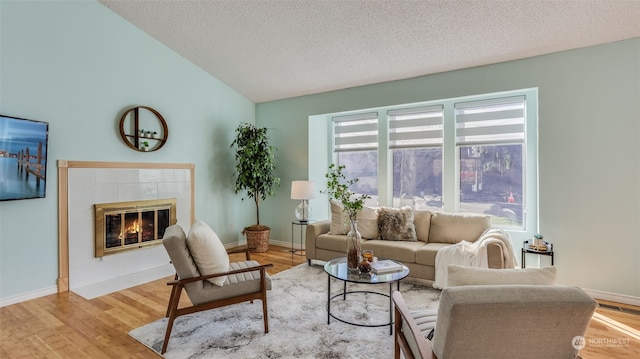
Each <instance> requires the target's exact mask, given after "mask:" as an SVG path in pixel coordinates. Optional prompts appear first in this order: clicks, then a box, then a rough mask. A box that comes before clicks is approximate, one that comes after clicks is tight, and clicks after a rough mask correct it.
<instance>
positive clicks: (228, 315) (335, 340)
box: [129, 263, 440, 359]
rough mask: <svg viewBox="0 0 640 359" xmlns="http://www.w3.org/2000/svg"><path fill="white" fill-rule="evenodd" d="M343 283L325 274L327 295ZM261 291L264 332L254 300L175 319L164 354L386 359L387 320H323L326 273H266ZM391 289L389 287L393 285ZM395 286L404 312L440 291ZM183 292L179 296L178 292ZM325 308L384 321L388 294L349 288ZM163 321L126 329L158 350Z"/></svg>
mask: <svg viewBox="0 0 640 359" xmlns="http://www.w3.org/2000/svg"><path fill="white" fill-rule="evenodd" d="M342 286H343V282H341V281H338V280H335V279H332V282H331V292H332V295H335V294H338V293H339V292H341V291H342ZM272 287H273V288H272V290H271V291H269V292H268V293H269V294H268V299H267V303H268V311H269V333H267V334H265V333H264V331H263V329H264V327H263V322H262V303H261V302H260V301H254V303H253V304H252V303H243V304H236V305H231V306H228V307H224V308H218V309H212V310H209V311H205V312H200V313H194V314H189V315H185V316H182V317H179V318H178V319H176V321H175V323H174V327H173V331H172V333H171V339H170V340H169V347H168V349H167V352H166V353H165V354H164V357H165V358H168V359H178V358H242V359H245V358H322V359H330V358H391V357H393V336H391V335H390V334H389V326H384V327H359V326H353V325H349V324H345V323H342V322H340V321H337V320H335V319H333V318H331V322H330V324H327V310H326V304H327V274H326V273H325V272H324V270H323V268H322V267H320V266H308V265H307V264H306V263H305V264H301V265H298V266H296V267H294V268H291V269H289V270H287V271H284V272H281V273H278V274H276V275H274V276H272ZM394 287H395V285H394ZM347 290H348V291H359V290H367V291H376V292H379V293H384V294H388V292H389V285H388V284H377V285H363V284H353V283H349V284H348V288H347ZM400 291H401V292H402V294H403V297H404V299H405V301H406V302H407V305H408V306H409V308H410V309H411V310H420V309H427V308H437V306H438V298H439V296H440V291H438V290H436V289H433V288H430V287H426V286H423V285H420V284H416V283H411V282H410V281H408V280H405V281H402V282H401V283H400ZM185 295H186V294H185ZM331 312H332V314H334V315H336V316H338V317H339V318H341V319H344V320H347V321H355V322H358V323H364V324H381V323H384V322H385V321H388V320H389V299H388V298H387V297H385V296H382V295H372V294H363V293H354V294H349V295H347V298H346V300H343V299H342V297H341V296H340V297H338V298H336V299H334V300H333V301H332V302H331ZM166 327H167V319H166V318H163V319H160V320H157V321H155V322H153V323H150V324H147V325H145V326H142V327H140V328H137V329H134V330H132V331H131V332H129V335H130V336H131V337H133V338H134V339H136V340H137V341H139V342H140V343H142V344H144V345H146V346H147V347H149V348H151V349H152V350H154V351H155V352H156V353H159V352H160V348H161V347H162V341H163V339H164V334H165V330H166Z"/></svg>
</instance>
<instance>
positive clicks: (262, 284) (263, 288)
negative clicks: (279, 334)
mask: <svg viewBox="0 0 640 359" xmlns="http://www.w3.org/2000/svg"><path fill="white" fill-rule="evenodd" d="M266 275H267V273H266V270H265V269H262V270H261V271H260V290H261V292H262V318H263V320H264V332H265V333H269V315H268V314H267V281H266V279H265V277H266Z"/></svg>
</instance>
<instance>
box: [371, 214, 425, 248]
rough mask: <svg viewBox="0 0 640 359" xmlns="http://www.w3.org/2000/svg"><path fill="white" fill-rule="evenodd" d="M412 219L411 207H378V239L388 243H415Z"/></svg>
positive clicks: (414, 229)
mask: <svg viewBox="0 0 640 359" xmlns="http://www.w3.org/2000/svg"><path fill="white" fill-rule="evenodd" d="M413 217H414V216H413V208H411V207H403V208H389V207H380V208H379V209H378V232H379V233H380V239H384V240H388V241H413V242H415V241H417V240H418V238H417V236H416V227H415V224H414V223H413V219H414V218H413Z"/></svg>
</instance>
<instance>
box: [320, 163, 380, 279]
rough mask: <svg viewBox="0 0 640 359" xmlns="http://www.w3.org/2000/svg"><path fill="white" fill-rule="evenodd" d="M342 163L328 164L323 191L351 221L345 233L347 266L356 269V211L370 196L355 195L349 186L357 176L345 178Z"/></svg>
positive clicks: (358, 238)
mask: <svg viewBox="0 0 640 359" xmlns="http://www.w3.org/2000/svg"><path fill="white" fill-rule="evenodd" d="M344 169H345V166H344V165H340V166H336V165H335V164H333V163H332V164H330V165H329V172H327V174H326V175H325V177H326V178H327V190H326V191H325V193H327V194H328V195H329V197H330V198H332V199H334V200H336V201H338V202H340V203H341V204H342V207H343V210H344V211H345V213H346V214H347V217H349V222H350V223H351V226H350V229H349V232H348V233H347V268H348V269H349V270H351V271H357V270H358V263H360V261H361V260H362V258H361V257H362V248H361V243H362V236H361V235H360V232H358V221H357V216H358V212H359V211H361V210H362V208H364V201H365V200H366V199H367V198H370V197H369V195H366V194H359V195H356V194H355V192H352V191H351V190H350V189H349V188H350V187H351V186H353V185H354V184H356V183H357V182H358V178H353V179H347V178H346V176H345V175H344V173H342V171H343V170H344Z"/></svg>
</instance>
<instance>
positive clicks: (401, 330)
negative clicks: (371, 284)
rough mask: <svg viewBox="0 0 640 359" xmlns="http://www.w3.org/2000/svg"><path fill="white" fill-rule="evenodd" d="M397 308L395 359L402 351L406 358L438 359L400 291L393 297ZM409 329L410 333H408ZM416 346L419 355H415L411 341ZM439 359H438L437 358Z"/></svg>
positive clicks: (394, 293)
mask: <svg viewBox="0 0 640 359" xmlns="http://www.w3.org/2000/svg"><path fill="white" fill-rule="evenodd" d="M391 298H392V299H393V303H394V307H395V324H394V325H395V331H394V332H395V333H394V348H395V358H396V359H397V358H400V351H402V353H403V354H404V357H405V358H408V359H412V358H436V356H435V354H433V350H432V348H431V344H429V341H428V340H427V339H425V337H424V336H422V332H420V328H418V325H417V324H416V322H415V320H413V317H412V316H411V312H410V311H409V308H408V307H407V304H406V303H405V301H404V298H402V294H401V293H400V292H398V291H395V292H393V294H392V295H391ZM407 328H408V332H407ZM407 337H409V340H411V341H412V342H413V343H415V344H416V346H417V348H416V349H417V350H418V353H413V352H412V349H411V346H410V344H409V340H407ZM436 359H437V358H436Z"/></svg>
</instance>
